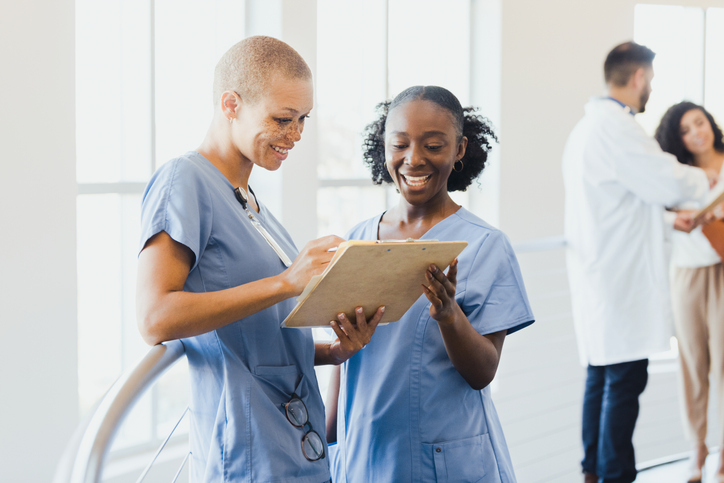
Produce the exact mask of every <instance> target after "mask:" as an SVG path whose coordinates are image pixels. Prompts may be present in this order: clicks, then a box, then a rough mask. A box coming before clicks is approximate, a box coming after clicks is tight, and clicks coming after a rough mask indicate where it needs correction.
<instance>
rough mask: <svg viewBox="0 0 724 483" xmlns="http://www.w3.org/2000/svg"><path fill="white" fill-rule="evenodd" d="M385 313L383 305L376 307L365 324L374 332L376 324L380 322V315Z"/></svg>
mask: <svg viewBox="0 0 724 483" xmlns="http://www.w3.org/2000/svg"><path fill="white" fill-rule="evenodd" d="M383 315H385V306H384V305H383V306H382V307H379V308H378V309H377V312H375V314H374V315H373V316H372V318H371V319H370V320H369V321H368V322H367V326H368V327H369V328H370V329H372V331H373V332H374V331H375V330H376V329H377V324H379V323H380V321H381V320H382V316H383Z"/></svg>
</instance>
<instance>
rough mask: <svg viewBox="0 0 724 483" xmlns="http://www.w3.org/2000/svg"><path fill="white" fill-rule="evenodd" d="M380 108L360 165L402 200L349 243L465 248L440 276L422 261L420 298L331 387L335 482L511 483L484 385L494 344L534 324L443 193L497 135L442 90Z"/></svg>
mask: <svg viewBox="0 0 724 483" xmlns="http://www.w3.org/2000/svg"><path fill="white" fill-rule="evenodd" d="M379 112H380V116H379V118H378V119H377V120H376V121H375V122H373V123H372V124H371V125H369V126H368V128H367V137H366V141H365V154H364V159H365V163H366V164H367V165H369V167H370V168H371V170H372V177H373V180H374V181H375V183H378V184H380V183H383V182H387V183H394V184H395V186H396V187H397V190H398V191H399V192H400V199H399V202H398V204H397V205H396V206H395V207H394V208H391V209H390V210H388V211H386V212H385V213H382V214H381V215H380V216H377V217H375V218H372V219H370V220H367V221H365V222H362V223H360V224H359V225H357V226H356V227H355V228H353V229H352V230H351V232H350V233H348V235H347V237H346V238H348V239H366V240H370V239H372V240H386V239H407V238H414V239H420V238H421V239H437V240H465V241H467V242H468V246H467V248H466V249H465V250H464V251H463V252H462V254H461V255H460V257H459V260H455V261H453V263H452V264H451V266H450V268H449V270H448V272H447V274H446V273H444V272H443V269H444V268H445V267H437V266H435V265H431V266H430V267H429V268H428V270H427V272H426V278H427V282H428V283H427V285H426V286H423V292H424V296H423V297H420V298H419V299H418V300H417V302H416V303H415V304H414V305H413V306H412V308H410V310H409V311H408V312H407V313H406V314H405V315H404V316H403V317H402V319H400V320H399V321H398V322H394V323H391V324H389V325H386V326H383V327H378V328H377V332H378V333H379V335H376V336H373V337H372V339H371V341H370V343H369V344H368V345H367V346H366V348H365V349H364V350H363V351H360V352H358V353H357V354H356V355H355V356H354V357H353V358H352V359H350V360H349V361H348V362H347V363H345V364H344V366H343V367H341V370H340V374H339V379H338V380H337V381H334V379H333V383H332V385H331V386H332V388H334V387H335V386H338V387H339V395H338V399H336V402H337V403H338V404H337V405H336V407H337V408H338V410H337V411H336V437H337V441H338V443H337V450H336V451H335V456H334V458H333V461H332V468H333V474H334V475H335V476H334V477H333V481H335V482H340V483H341V482H347V481H348V482H357V481H400V482H405V481H408V482H412V481H441V480H443V481H485V482H514V481H515V475H514V473H513V467H512V464H511V461H510V456H509V454H508V450H507V447H506V444H505V438H504V436H503V432H502V428H501V426H500V422H499V421H498V417H497V415H496V412H495V409H494V407H493V402H492V399H491V396H490V387H489V384H490V383H491V381H492V380H493V378H494V377H495V373H496V370H497V367H498V362H499V360H500V354H501V351H502V348H503V341H504V339H505V336H506V335H507V334H510V333H512V332H515V331H517V330H519V329H522V328H523V327H526V326H528V325H530V324H531V323H533V314H532V313H531V310H530V305H529V304H528V299H527V296H526V292H525V287H524V285H523V280H522V277H521V274H520V269H519V267H518V263H517V260H516V258H515V254H514V253H513V250H512V248H511V246H510V243H509V241H508V239H507V238H506V236H505V235H504V234H503V233H502V232H501V231H500V230H497V229H495V228H493V227H491V226H490V225H488V224H487V223H485V222H484V221H483V220H481V219H480V218H478V217H476V216H475V215H473V214H472V213H470V212H469V211H467V210H466V209H465V208H462V207H461V206H459V205H457V204H456V203H455V202H454V201H453V200H452V198H451V197H450V195H449V192H450V191H457V190H463V191H464V190H465V189H466V188H467V187H468V186H470V184H471V183H472V181H473V180H474V179H475V178H476V177H477V176H478V175H479V174H480V173H481V172H482V170H483V168H484V167H485V163H486V161H487V157H488V152H489V151H490V149H491V143H492V142H493V141H495V140H496V138H495V135H494V133H493V131H492V129H491V128H490V125H489V124H488V122H487V121H486V120H485V119H483V118H482V117H480V116H477V115H475V114H474V111H473V110H472V109H463V108H462V106H461V105H460V102H459V101H458V100H457V98H456V97H455V96H454V95H453V94H452V93H451V92H449V91H448V90H446V89H443V88H442V87H435V86H425V87H423V86H416V87H411V88H409V89H407V90H405V91H404V92H402V93H401V94H399V95H398V96H397V97H396V98H395V99H394V100H393V101H392V102H387V103H383V104H381V105H380V106H379ZM333 393H334V389H333ZM331 406H332V407H328V417H331V420H329V419H328V428H330V426H332V425H333V423H334V421H333V420H334V419H335V418H334V416H335V410H334V406H335V405H334V404H332V405H331ZM330 413H332V414H330ZM331 429H333V428H331ZM332 434H334V431H332Z"/></svg>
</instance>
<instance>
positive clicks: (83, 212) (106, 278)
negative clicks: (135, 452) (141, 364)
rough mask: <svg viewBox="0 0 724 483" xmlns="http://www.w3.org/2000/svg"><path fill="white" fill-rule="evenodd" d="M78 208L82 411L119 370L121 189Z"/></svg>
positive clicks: (91, 198) (80, 203)
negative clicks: (118, 193) (119, 193)
mask: <svg viewBox="0 0 724 483" xmlns="http://www.w3.org/2000/svg"><path fill="white" fill-rule="evenodd" d="M77 209H78V392H79V398H80V408H81V414H82V415H84V414H86V413H87V412H88V411H90V409H91V408H92V407H93V405H94V404H95V403H96V402H97V401H98V400H99V399H100V398H101V396H103V394H104V393H105V392H106V391H107V390H108V388H109V387H110V386H111V384H113V381H115V380H116V378H117V377H118V376H119V375H120V373H121V365H122V349H121V344H120V341H121V337H122V336H121V334H122V330H121V304H122V301H121V293H122V289H121V281H122V278H121V263H120V260H119V254H120V252H121V234H120V224H119V196H118V195H85V196H79V197H78V200H77Z"/></svg>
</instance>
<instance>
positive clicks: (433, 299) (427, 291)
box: [422, 285, 442, 307]
mask: <svg viewBox="0 0 724 483" xmlns="http://www.w3.org/2000/svg"><path fill="white" fill-rule="evenodd" d="M422 292H423V293H424V294H425V297H427V300H429V301H430V303H431V304H432V305H433V306H435V307H441V306H442V300H440V299H439V298H438V297H437V295H435V292H433V291H432V290H430V288H429V287H427V286H426V285H422Z"/></svg>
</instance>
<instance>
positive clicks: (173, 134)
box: [155, 0, 244, 165]
mask: <svg viewBox="0 0 724 483" xmlns="http://www.w3.org/2000/svg"><path fill="white" fill-rule="evenodd" d="M155 15H156V164H157V165H161V164H163V163H165V162H166V161H167V160H169V159H172V158H174V157H176V156H178V155H180V154H183V153H185V152H187V151H190V150H193V149H196V148H197V147H198V145H199V144H201V141H203V139H204V135H205V134H206V130H207V129H208V127H209V123H210V122H211V116H212V114H213V110H214V105H213V99H212V91H213V80H214V67H216V63H217V62H218V60H219V58H220V57H221V56H222V55H223V54H224V52H226V51H227V50H228V49H229V47H231V46H232V45H234V44H235V43H236V42H238V41H240V40H241V39H243V38H244V2H243V1H233V0H211V1H209V0H156V10H155Z"/></svg>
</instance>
